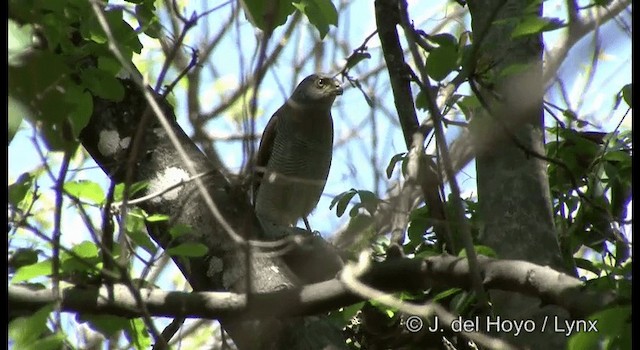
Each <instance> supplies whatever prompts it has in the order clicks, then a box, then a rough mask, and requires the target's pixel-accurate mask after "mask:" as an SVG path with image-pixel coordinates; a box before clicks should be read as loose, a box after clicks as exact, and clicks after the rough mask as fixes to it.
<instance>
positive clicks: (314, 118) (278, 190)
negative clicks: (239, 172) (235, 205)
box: [253, 74, 342, 235]
mask: <svg viewBox="0 0 640 350" xmlns="http://www.w3.org/2000/svg"><path fill="white" fill-rule="evenodd" d="M337 95H342V87H340V83H339V82H338V81H337V80H336V79H334V78H332V77H329V76H327V75H322V74H312V75H310V76H308V77H306V78H304V80H302V82H300V84H298V86H297V87H296V89H295V90H294V91H293V94H292V95H291V97H290V98H289V99H288V100H287V101H286V102H285V103H284V104H283V105H282V106H281V107H280V108H279V109H278V110H277V111H276V112H275V113H274V114H273V116H272V117H271V119H270V120H269V123H268V124H267V127H266V128H265V130H264V132H263V133H262V139H261V140H260V147H259V148H258V153H257V156H256V163H255V169H256V181H254V188H253V194H254V204H255V210H256V215H257V216H258V219H259V220H260V222H261V223H262V225H263V226H265V225H266V224H268V225H271V227H273V226H275V227H278V226H285V227H289V226H293V225H295V224H296V223H297V222H298V219H303V220H304V222H305V225H306V226H307V229H309V225H308V222H307V220H306V218H307V216H308V215H309V213H311V211H312V210H313V209H314V208H315V207H316V205H317V204H318V201H319V200H320V196H321V195H322V191H323V190H324V186H325V184H326V182H327V176H328V175H329V168H330V166H331V156H332V152H333V119H332V117H331V106H332V105H333V101H334V100H335V99H336V96H337ZM269 228H270V227H265V230H266V231H267V235H270V234H269V233H268V232H269V231H270V230H269Z"/></svg>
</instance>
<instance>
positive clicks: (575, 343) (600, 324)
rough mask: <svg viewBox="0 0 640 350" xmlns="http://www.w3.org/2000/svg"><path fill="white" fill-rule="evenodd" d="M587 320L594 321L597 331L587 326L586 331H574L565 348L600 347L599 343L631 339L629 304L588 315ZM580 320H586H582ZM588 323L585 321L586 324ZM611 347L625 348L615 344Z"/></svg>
mask: <svg viewBox="0 0 640 350" xmlns="http://www.w3.org/2000/svg"><path fill="white" fill-rule="evenodd" d="M587 320H590V321H592V322H596V323H595V327H596V330H597V331H595V330H593V329H590V328H587V329H586V330H587V331H582V332H580V331H579V332H575V333H574V334H573V335H572V336H571V337H570V338H569V342H568V344H567V349H569V350H582V349H601V348H602V347H601V344H606V343H610V342H619V343H623V344H626V343H627V342H629V341H630V339H631V306H616V307H612V308H610V309H606V310H603V311H600V312H597V313H595V314H593V315H591V316H589V318H588V319H587ZM574 322H575V321H574ZM582 322H586V321H585V320H582ZM588 325H589V323H588V322H587V324H586V326H588ZM588 330H591V331H588ZM607 348H609V347H607ZM612 348H615V349H625V347H615V346H614V347H612ZM626 349H630V348H626Z"/></svg>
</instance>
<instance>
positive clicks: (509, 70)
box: [499, 63, 533, 77]
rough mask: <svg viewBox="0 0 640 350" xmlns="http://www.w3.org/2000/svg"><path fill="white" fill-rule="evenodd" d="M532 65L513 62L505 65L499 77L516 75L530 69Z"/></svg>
mask: <svg viewBox="0 0 640 350" xmlns="http://www.w3.org/2000/svg"><path fill="white" fill-rule="evenodd" d="M532 66H533V65H532V64H531V63H514V64H511V65H509V66H507V67H505V68H504V69H503V70H502V71H501V72H500V74H499V76H500V77H506V76H510V75H516V74H520V73H523V72H528V71H530V70H531V67H532Z"/></svg>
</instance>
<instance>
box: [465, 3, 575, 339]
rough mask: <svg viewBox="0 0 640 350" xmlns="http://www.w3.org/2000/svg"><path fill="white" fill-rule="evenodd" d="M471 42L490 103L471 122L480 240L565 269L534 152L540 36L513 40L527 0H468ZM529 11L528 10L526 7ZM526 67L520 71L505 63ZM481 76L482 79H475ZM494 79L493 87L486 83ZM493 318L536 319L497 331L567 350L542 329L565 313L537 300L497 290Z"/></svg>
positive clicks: (506, 254) (513, 255) (509, 255)
mask: <svg viewBox="0 0 640 350" xmlns="http://www.w3.org/2000/svg"><path fill="white" fill-rule="evenodd" d="M469 9H470V11H471V17H472V29H473V33H474V45H478V44H480V47H479V51H478V52H479V55H478V57H477V58H478V65H477V67H476V74H478V73H479V72H480V71H482V73H483V75H484V77H488V79H487V80H485V81H484V82H483V83H485V84H483V85H482V86H483V88H480V89H479V92H480V97H481V99H482V100H484V101H485V102H486V104H487V105H488V106H489V111H486V110H484V111H482V112H481V113H479V114H478V115H477V116H476V117H475V118H476V120H474V121H473V128H472V134H473V136H474V141H475V148H476V152H477V159H476V170H477V175H478V202H479V205H480V206H479V210H480V214H481V217H482V220H483V223H484V224H485V227H484V229H483V232H482V235H481V240H482V242H483V244H486V245H488V246H490V247H492V248H493V249H494V250H495V251H496V253H497V254H498V257H499V258H501V259H521V260H526V261H530V262H533V263H536V264H540V265H543V266H550V267H553V268H555V269H558V270H561V271H568V272H569V273H571V269H567V268H566V267H565V266H563V262H562V258H561V254H560V249H559V245H558V239H557V236H556V230H555V227H554V222H553V217H552V206H551V194H550V190H549V182H548V177H547V174H546V167H547V165H546V163H545V162H544V161H542V160H540V159H538V158H535V157H534V156H532V155H531V152H535V153H537V154H544V134H543V132H544V129H543V110H542V96H543V80H542V36H541V35H529V36H523V37H518V38H513V37H512V31H513V28H514V27H515V25H516V24H517V23H518V22H519V21H520V20H521V18H523V16H535V15H538V14H540V13H541V10H542V8H541V7H538V8H537V9H534V10H533V12H531V11H532V10H531V2H530V1H526V0H515V1H504V0H491V1H483V2H477V1H472V2H469ZM527 11H528V12H527ZM514 65H525V67H526V69H525V70H524V71H521V72H519V73H515V74H502V72H504V70H505V68H507V67H514ZM476 77H477V76H476ZM487 83H489V84H487ZM490 294H491V299H492V303H493V307H494V312H495V314H496V316H501V317H502V318H503V319H504V318H507V319H512V320H533V321H534V322H535V323H536V325H537V327H538V328H537V332H532V333H526V334H520V335H519V336H518V337H515V336H514V334H513V333H511V334H509V333H499V334H498V335H499V336H501V337H503V338H505V339H506V340H508V341H510V342H512V343H514V344H516V345H520V346H523V347H525V348H532V349H560V348H564V344H565V343H566V337H565V336H564V335H562V334H556V333H553V332H552V331H551V329H552V327H547V332H546V334H541V333H540V332H539V330H540V328H541V326H542V324H543V320H544V317H545V316H549V317H551V318H550V320H556V319H557V320H558V321H559V322H562V321H563V320H564V318H566V317H567V315H566V312H564V311H563V310H561V309H560V308H557V307H555V306H543V305H541V303H540V299H538V298H532V297H527V296H523V295H519V294H515V293H507V292H501V291H492V292H491V293H490Z"/></svg>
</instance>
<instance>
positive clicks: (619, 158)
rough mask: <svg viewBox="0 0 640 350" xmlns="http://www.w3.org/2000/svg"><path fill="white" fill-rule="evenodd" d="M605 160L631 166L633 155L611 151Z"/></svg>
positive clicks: (605, 155) (605, 156)
mask: <svg viewBox="0 0 640 350" xmlns="http://www.w3.org/2000/svg"><path fill="white" fill-rule="evenodd" d="M602 158H603V159H604V160H607V161H610V162H622V163H627V164H631V163H630V162H631V155H630V154H629V153H627V152H625V151H611V152H607V153H605V154H604V156H603V157H602Z"/></svg>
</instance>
